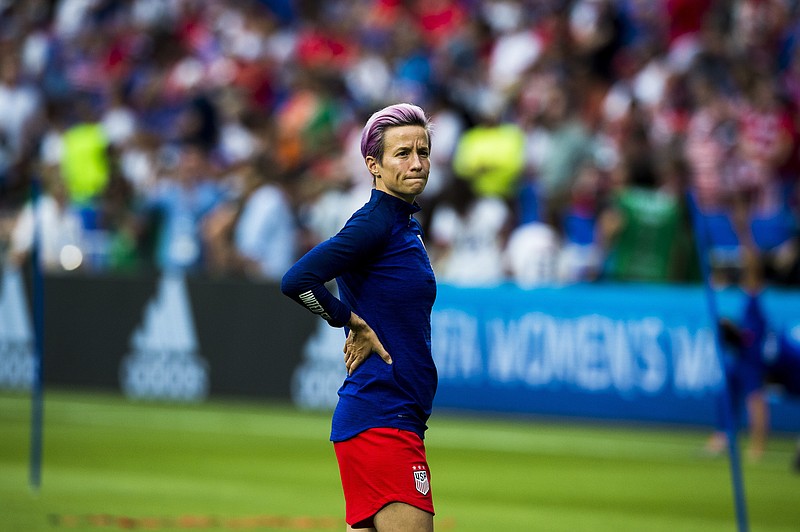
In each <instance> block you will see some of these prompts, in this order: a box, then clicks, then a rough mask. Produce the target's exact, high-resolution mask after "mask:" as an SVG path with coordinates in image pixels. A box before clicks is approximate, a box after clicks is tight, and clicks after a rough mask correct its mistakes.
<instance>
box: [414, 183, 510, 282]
mask: <svg viewBox="0 0 800 532" xmlns="http://www.w3.org/2000/svg"><path fill="white" fill-rule="evenodd" d="M512 227H513V222H512V214H511V210H510V209H509V207H508V205H507V204H506V202H505V201H503V199H502V198H499V197H496V196H480V195H478V194H476V193H475V191H474V190H473V183H471V182H468V181H466V180H464V179H460V178H457V179H455V180H453V183H452V184H451V185H450V186H449V187H448V188H447V191H446V192H445V193H444V194H443V195H442V197H440V198H439V200H438V201H437V203H436V206H435V209H434V212H433V214H432V215H431V221H430V227H429V231H430V235H429V237H428V241H429V242H430V249H431V263H432V264H433V266H434V269H435V271H436V273H437V277H438V279H439V280H440V281H442V282H445V283H451V284H454V285H459V286H489V285H496V284H499V283H501V282H503V281H504V280H505V278H506V268H505V266H504V263H503V249H504V248H505V246H506V241H507V240H508V234H509V232H510V231H511V229H512Z"/></svg>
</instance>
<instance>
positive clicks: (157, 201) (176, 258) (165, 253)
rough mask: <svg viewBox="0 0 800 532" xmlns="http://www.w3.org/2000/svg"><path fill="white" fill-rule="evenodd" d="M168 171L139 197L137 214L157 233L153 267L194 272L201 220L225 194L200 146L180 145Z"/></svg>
mask: <svg viewBox="0 0 800 532" xmlns="http://www.w3.org/2000/svg"><path fill="white" fill-rule="evenodd" d="M174 156H175V161H173V163H172V168H167V169H166V170H167V171H168V172H169V173H165V174H162V175H161V176H159V178H158V181H157V183H156V185H155V186H154V187H153V189H152V190H150V191H148V195H147V196H146V197H145V198H143V204H142V206H141V210H142V212H141V213H140V215H141V216H142V217H143V218H144V219H145V221H144V222H142V223H144V224H145V225H147V224H151V225H154V226H155V227H154V230H155V231H156V233H157V244H156V256H155V259H156V266H157V267H158V268H159V269H160V270H163V271H170V272H174V271H178V272H186V273H197V272H200V271H202V269H203V267H204V264H205V263H204V260H205V255H204V249H203V241H202V237H201V234H200V231H201V225H202V222H203V221H204V220H205V218H206V216H208V214H209V213H211V212H212V211H213V210H214V208H215V207H217V206H218V205H219V204H220V203H221V202H222V201H223V199H224V197H225V190H224V189H223V187H222V185H221V184H220V183H219V182H218V181H217V179H216V176H215V175H213V172H214V169H213V167H212V165H211V162H210V160H209V157H208V154H207V153H206V152H205V150H204V149H203V147H202V146H198V145H194V144H183V145H180V146H179V147H178V148H177V150H176V153H175V154H174Z"/></svg>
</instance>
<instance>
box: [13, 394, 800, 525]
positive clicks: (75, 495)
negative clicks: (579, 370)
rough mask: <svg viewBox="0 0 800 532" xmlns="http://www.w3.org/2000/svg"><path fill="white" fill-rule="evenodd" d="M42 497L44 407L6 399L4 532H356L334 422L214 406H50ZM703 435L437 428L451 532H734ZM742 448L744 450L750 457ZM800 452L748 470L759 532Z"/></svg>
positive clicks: (109, 399) (432, 451)
mask: <svg viewBox="0 0 800 532" xmlns="http://www.w3.org/2000/svg"><path fill="white" fill-rule="evenodd" d="M44 419H45V432H44V434H45V440H44V455H43V459H44V461H43V467H42V484H41V487H40V489H38V490H34V489H32V488H31V487H30V485H29V480H28V470H29V441H30V402H29V398H28V397H27V396H26V395H20V394H9V393H4V394H0V531H2V532H17V531H19V532H37V531H54V530H55V531H58V530H96V531H101V530H122V529H136V530H160V531H185V530H209V531H226V530H284V531H292V530H344V525H343V520H342V519H341V515H342V513H343V503H342V495H341V489H340V487H339V481H338V471H337V468H336V461H335V458H334V456H333V451H332V447H331V445H330V443H329V442H328V441H327V435H328V428H329V414H327V413H312V412H300V411H297V410H295V409H293V408H291V407H288V406H285V405H276V404H271V403H259V402H237V401H218V400H214V401H211V402H208V403H205V404H202V405H169V404H154V403H131V402H128V401H126V400H124V399H122V398H120V397H118V396H116V395H104V394H86V393H78V392H71V391H64V390H61V391H53V390H48V391H47V393H46V408H45V418H44ZM705 436H706V434H705V432H701V431H697V430H689V429H670V430H667V429H664V428H653V427H619V426H601V425H597V424H591V423H582V424H580V423H576V422H573V423H564V422H561V423H559V422H555V421H552V420H549V421H542V420H532V419H527V420H519V419H518V420H508V419H477V418H466V417H463V416H455V415H449V414H445V413H435V414H434V417H433V418H432V419H431V422H430V430H429V433H428V439H427V448H428V458H429V462H430V465H431V470H432V487H433V492H434V497H435V499H434V500H435V503H436V507H437V517H436V525H437V530H457V531H465V532H469V531H487V530H511V531H527V530H538V531H552V532H559V531H565V532H566V531H570V532H574V531H593V532H594V531H599V532H603V531H613V532H625V531H636V532H641V531H653V532H659V531H664V532H666V531H669V532H674V531H703V532H713V531H726V532H728V531H734V530H736V520H735V517H734V505H733V496H732V490H731V484H730V469H729V466H728V462H727V460H725V459H722V458H718V459H709V458H704V457H702V456H701V454H700V453H699V449H700V448H701V446H702V442H703V439H704V438H705ZM743 443H744V442H743ZM793 448H794V441H793V440H792V439H790V438H789V437H787V436H786V435H783V436H776V437H774V438H773V439H772V440H771V441H770V444H769V450H768V452H767V454H766V456H765V457H764V458H763V460H762V461H760V462H759V463H744V464H743V473H744V479H745V493H746V496H747V502H748V505H747V509H748V514H749V524H750V530H752V531H753V532H759V531H764V532H766V531H774V532H779V531H781V532H783V531H785V532H789V531H792V532H796V531H797V530H798V529H799V528H798V523H800V475H798V474H794V473H792V472H791V470H790V467H789V463H790V461H791V456H792V452H793Z"/></svg>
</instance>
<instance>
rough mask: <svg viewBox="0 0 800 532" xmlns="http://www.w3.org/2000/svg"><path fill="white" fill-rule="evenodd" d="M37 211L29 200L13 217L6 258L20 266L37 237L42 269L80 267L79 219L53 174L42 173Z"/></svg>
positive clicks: (80, 241) (80, 235)
mask: <svg viewBox="0 0 800 532" xmlns="http://www.w3.org/2000/svg"><path fill="white" fill-rule="evenodd" d="M43 185H44V186H43V191H42V193H41V195H40V196H39V198H38V200H37V201H38V203H37V206H38V207H37V210H34V207H33V206H34V203H33V199H31V200H30V201H28V202H26V203H25V206H24V207H23V208H22V210H21V211H20V212H19V214H18V215H17V217H16V220H15V223H14V226H13V230H12V233H11V239H10V246H9V259H10V261H11V263H12V264H14V265H16V266H21V265H23V264H25V263H26V262H27V261H28V260H30V258H31V254H32V252H33V244H34V239H35V238H37V231H38V238H39V253H40V255H39V257H40V263H41V265H42V268H43V269H44V270H46V271H64V270H74V269H76V268H78V267H80V266H81V263H82V262H83V254H82V251H81V247H82V246H83V240H84V239H83V236H84V231H83V221H82V219H81V215H80V213H79V212H78V211H77V209H75V208H74V206H73V205H72V204H71V203H70V201H69V195H68V193H67V190H66V188H65V187H64V184H63V182H62V181H61V178H60V176H59V175H58V174H57V173H54V172H50V173H46V174H45V177H44V178H43Z"/></svg>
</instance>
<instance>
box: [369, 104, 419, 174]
mask: <svg viewBox="0 0 800 532" xmlns="http://www.w3.org/2000/svg"><path fill="white" fill-rule="evenodd" d="M400 126H420V127H423V128H425V132H426V133H427V134H428V144H430V141H431V123H430V118H429V117H428V116H426V115H425V111H423V110H422V108H421V107H419V106H416V105H414V104H410V103H397V104H394V105H389V106H388V107H384V108H383V109H381V110H380V111H376V112H375V113H373V114H372V116H371V117H369V120H367V123H366V125H365V126H364V130H363V131H362V132H361V155H362V156H363V157H364V158H365V159H366V158H367V157H374V158H375V159H376V160H378V161H382V160H383V138H384V134H385V132H386V130H387V129H389V128H392V127H400ZM428 147H430V146H428Z"/></svg>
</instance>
